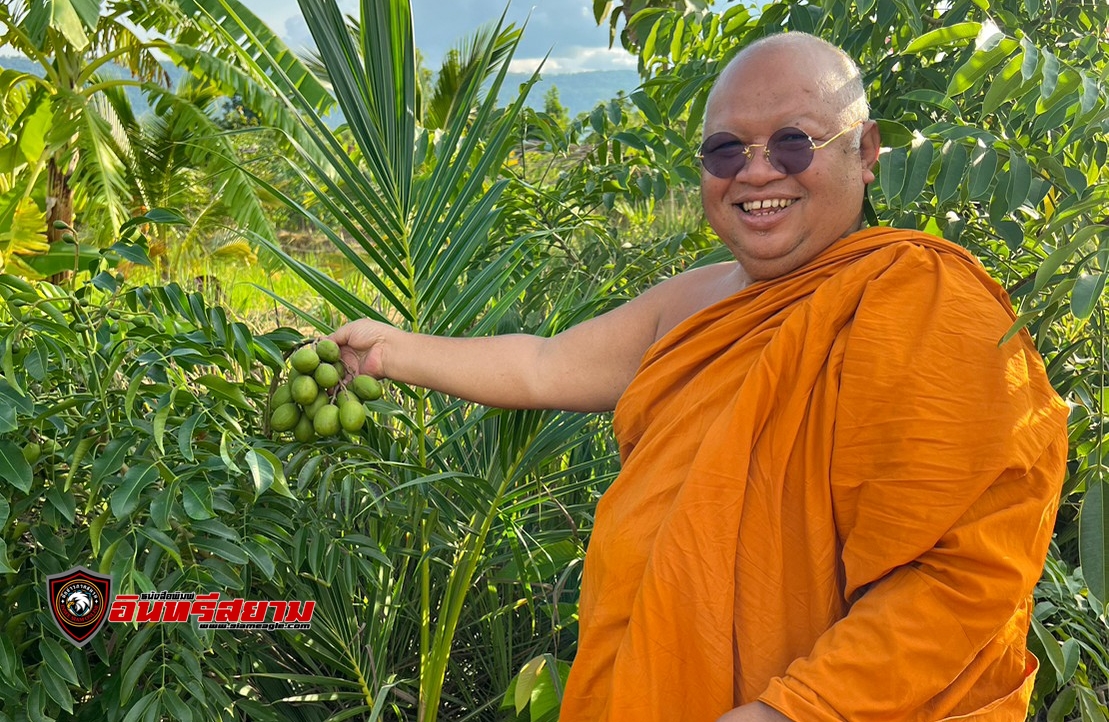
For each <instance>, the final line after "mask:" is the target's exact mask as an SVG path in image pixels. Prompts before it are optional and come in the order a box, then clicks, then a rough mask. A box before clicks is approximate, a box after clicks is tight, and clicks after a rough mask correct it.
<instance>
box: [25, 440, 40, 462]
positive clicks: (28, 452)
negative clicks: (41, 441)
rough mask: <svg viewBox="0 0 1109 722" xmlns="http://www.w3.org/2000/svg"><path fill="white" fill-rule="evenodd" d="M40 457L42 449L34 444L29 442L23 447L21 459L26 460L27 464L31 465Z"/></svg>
mask: <svg viewBox="0 0 1109 722" xmlns="http://www.w3.org/2000/svg"><path fill="white" fill-rule="evenodd" d="M40 456H42V447H41V446H39V445H38V444H36V443H35V442H33V441H32V442H30V443H28V444H27V445H26V446H24V447H23V458H24V459H26V460H27V463H28V464H33V463H35V462H36V461H38V460H39V457H40Z"/></svg>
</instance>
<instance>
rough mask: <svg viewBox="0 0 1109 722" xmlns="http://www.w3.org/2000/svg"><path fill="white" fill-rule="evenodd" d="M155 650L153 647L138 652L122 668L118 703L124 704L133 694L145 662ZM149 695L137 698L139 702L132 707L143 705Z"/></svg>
mask: <svg viewBox="0 0 1109 722" xmlns="http://www.w3.org/2000/svg"><path fill="white" fill-rule="evenodd" d="M156 651H157V650H155V649H148V650H146V651H145V652H143V653H142V654H140V655H139V656H138V657H136V658H135V660H134V661H133V662H131V664H130V665H129V666H127V667H126V668H124V669H123V670H122V672H123V681H122V682H121V683H120V687H119V703H120V705H123V706H126V705H127V703H128V702H129V701H130V700H131V695H132V694H134V692H135V684H136V683H137V682H138V681H139V677H141V676H142V674H143V672H145V671H146V663H147V662H149V661H150V658H151V657H153V656H154V653H155V652H156ZM151 694H154V693H151ZM149 697H150V695H147V696H146V697H143V699H141V700H139V702H138V703H137V704H136V705H135V707H134V709H139V708H140V707H143V702H144V701H146V700H147V698H149ZM148 704H149V702H148ZM143 708H144V707H143ZM144 709H145V708H144ZM132 711H134V710H132Z"/></svg>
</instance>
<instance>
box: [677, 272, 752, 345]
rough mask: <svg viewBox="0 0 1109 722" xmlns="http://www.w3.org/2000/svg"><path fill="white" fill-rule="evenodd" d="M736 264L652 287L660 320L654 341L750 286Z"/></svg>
mask: <svg viewBox="0 0 1109 722" xmlns="http://www.w3.org/2000/svg"><path fill="white" fill-rule="evenodd" d="M750 282H751V281H750V279H749V278H748V277H747V274H746V273H745V272H744V270H743V268H742V267H741V266H740V265H739V263H737V262H736V261H725V262H724V263H714V264H713V265H711V266H701V267H699V268H691V269H690V270H688V271H683V272H682V273H679V274H678V275H676V276H674V277H673V278H669V279H667V280H666V281H664V282H662V283H660V284H659V285H658V286H656V287H655V290H656V291H657V292H658V293H659V299H658V300H659V302H660V303H659V308H660V311H659V317H658V328H657V330H656V333H655V340H656V341H657V340H658V339H660V338H662V337H663V336H665V335H666V334H667V333H668V332H669V331H670V330H671V329H673V328H674V327H675V326H677V325H678V324H679V323H681V322H682V321H684V320H685V319H687V318H689V317H690V316H692V315H693V314H695V313H697V312H698V311H700V310H702V309H705V308H708V307H709V306H711V305H712V304H714V303H716V302H717V301H722V300H724V299H725V298H727V297H728V296H731V295H732V294H734V293H738V292H739V291H742V290H743V289H744V288H746V287H747V285H748V284H749V283H750Z"/></svg>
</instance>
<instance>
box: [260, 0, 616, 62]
mask: <svg viewBox="0 0 1109 722" xmlns="http://www.w3.org/2000/svg"><path fill="white" fill-rule="evenodd" d="M384 1H388V0H384ZM242 2H243V3H244V4H245V5H246V6H247V7H249V8H250V9H251V10H252V11H253V12H254V13H255V14H256V15H258V17H260V18H261V19H262V21H263V22H265V23H266V24H267V25H268V26H270V28H272V29H273V30H274V31H275V32H276V33H277V34H278V35H280V36H281V37H282V38H283V39H284V40H285V42H286V44H288V45H289V46H290V47H292V48H293V49H299V48H300V47H301V46H303V45H306V44H308V43H309V42H310V38H311V36H310V35H309V33H308V26H307V25H306V24H305V22H304V19H303V18H302V17H301V14H300V8H299V6H298V5H297V0H242ZM506 4H508V3H507V0H412V16H413V23H414V26H415V33H416V46H417V47H418V48H419V49H420V51H421V52H422V53H423V54H424V58H425V63H426V64H427V66H428V67H429V68H430V69H432V70H434V69H435V68H437V67H438V66H439V64H440V61H441V60H442V58H443V56H444V55H445V54H446V52H447V51H448V50H449V49H450V48H451V47H453V46H454V45H456V44H457V43H458V41H459V40H460V39H462V38H464V37H465V36H467V35H468V34H470V33H472V32H473V31H474V30H476V29H477V28H478V27H479V26H481V25H482V24H485V23H489V22H496V21H497V20H498V19H499V18H500V15H501V13H502V12H504V10H505V6H506ZM339 6H340V7H341V8H342V9H343V10H344V11H345V12H350V13H357V7H358V3H357V2H355V0H339ZM592 8H593V0H512V2H511V4H508V14H507V16H506V21H507V22H512V23H515V24H516V25H517V26H521V25H523V23H524V22H525V21H526V22H527V25H526V27H524V34H523V38H522V39H521V41H520V46H519V47H518V48H517V49H516V55H515V57H514V59H513V61H512V65H511V67H510V70H512V71H515V72H531V71H533V70H535V68H536V67H537V66H538V64H539V61H540V60H541V59H542V58H543V56H544V55H546V54H547V53H548V51H549V52H550V57H549V58H548V59H547V61H546V62H545V63H544V65H543V71H544V74H555V73H572V72H582V71H587V70H622V69H631V70H634V69H635V67H636V61H635V57H634V56H632V55H630V54H629V53H627V52H625V51H624V50H623V48H621V47H620V42H619V39H617V41H616V44H615V47H614V48H613V49H611V50H610V49H609V47H608V25H607V23H606V24H605V25H604V26H603V27H599V26H598V25H597V23H596V22H595V21H594V20H593V9H592ZM529 14H530V18H529Z"/></svg>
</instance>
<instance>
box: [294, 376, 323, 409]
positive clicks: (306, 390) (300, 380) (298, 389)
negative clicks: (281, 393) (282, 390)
mask: <svg viewBox="0 0 1109 722" xmlns="http://www.w3.org/2000/svg"><path fill="white" fill-rule="evenodd" d="M291 391H292V393H293V401H295V402H297V403H298V404H300V405H301V406H307V405H308V404H310V403H312V402H313V401H315V400H316V396H318V395H319V393H320V387H319V386H318V385H317V384H316V380H315V379H314V378H312V377H311V376H297V377H296V378H295V379H293V384H292V387H291Z"/></svg>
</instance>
